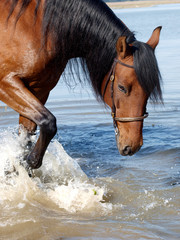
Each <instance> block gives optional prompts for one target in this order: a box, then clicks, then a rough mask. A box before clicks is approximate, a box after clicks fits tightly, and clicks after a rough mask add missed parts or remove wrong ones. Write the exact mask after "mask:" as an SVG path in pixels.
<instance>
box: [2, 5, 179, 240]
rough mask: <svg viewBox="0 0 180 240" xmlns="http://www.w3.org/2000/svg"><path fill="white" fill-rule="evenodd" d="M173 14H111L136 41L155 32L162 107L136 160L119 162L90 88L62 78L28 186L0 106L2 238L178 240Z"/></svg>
mask: <svg viewBox="0 0 180 240" xmlns="http://www.w3.org/2000/svg"><path fill="white" fill-rule="evenodd" d="M179 10H180V5H178V4H177V5H172V6H171V7H170V6H169V5H168V6H156V7H152V8H146V9H128V10H117V11H116V13H117V14H118V16H120V18H121V19H122V20H123V21H124V22H125V23H126V24H127V26H129V27H130V29H133V30H135V31H136V32H137V38H138V39H142V40H143V41H146V40H148V38H149V36H150V34H151V32H152V30H153V29H154V28H155V27H156V26H158V25H163V29H162V35H161V40H160V44H159V46H158V48H157V51H156V53H157V57H158V62H159V65H160V69H161V72H162V77H163V82H164V84H163V86H164V87H163V93H164V94H163V96H164V105H157V106H153V105H152V104H151V103H149V104H148V112H149V115H150V116H149V118H147V119H146V120H145V124H144V145H143V147H142V149H141V150H140V151H139V152H138V153H137V154H136V155H135V156H133V157H122V156H120V155H119V153H118V150H117V148H116V143H115V137H114V132H113V131H114V130H113V126H112V119H111V116H110V114H109V109H108V108H105V106H104V105H103V103H98V102H97V101H96V99H95V98H94V96H93V94H92V92H91V89H90V87H89V86H88V85H86V86H83V87H81V86H79V85H77V86H76V87H74V88H73V89H68V88H67V87H66V86H65V84H64V83H63V80H62V79H61V80H60V82H59V84H58V86H57V87H56V88H55V89H54V90H53V91H52V94H51V96H50V99H49V101H48V103H47V104H46V106H47V108H49V109H50V110H51V111H52V112H53V113H54V115H55V116H56V117H57V122H58V133H57V135H56V137H55V139H54V140H53V141H52V143H51V144H50V146H49V148H48V150H47V152H46V155H45V157H44V161H43V165H42V167H41V168H40V169H38V170H36V171H34V175H35V177H34V178H29V176H28V174H27V172H26V171H25V170H24V168H23V167H22V166H20V165H19V160H20V159H22V158H23V151H24V148H23V146H24V144H25V142H26V139H25V136H23V135H22V136H17V123H18V114H16V113H15V112H14V111H12V110H11V109H10V108H8V107H7V108H6V107H5V106H4V105H3V104H1V105H0V125H1V129H2V130H1V132H0V139H1V142H0V159H1V168H0V207H1V211H0V239H8V240H9V239H13V240H14V239H30V240H31V239H43V240H44V239H53V240H56V239H58V240H60V239H78V240H79V239H83V240H84V239H113V240H114V239H179V236H180V143H179V140H180V131H179V129H180V94H179V92H180V82H179V77H180V68H179V66H180V55H179V52H180V45H179V40H180V32H179V30H178V27H179V26H178V23H179V22H180V15H179ZM65 74H68V71H67V72H66V73H65ZM10 127H11V128H10ZM7 173H8V174H7Z"/></svg>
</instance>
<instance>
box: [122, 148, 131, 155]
mask: <svg viewBox="0 0 180 240" xmlns="http://www.w3.org/2000/svg"><path fill="white" fill-rule="evenodd" d="M123 155H125V156H126V155H132V149H131V147H130V146H126V147H125V148H124V149H123Z"/></svg>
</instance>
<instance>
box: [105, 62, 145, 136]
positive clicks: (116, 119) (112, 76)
mask: <svg viewBox="0 0 180 240" xmlns="http://www.w3.org/2000/svg"><path fill="white" fill-rule="evenodd" d="M117 63H119V64H121V65H122V66H125V67H128V68H134V66H133V65H128V64H125V63H123V62H121V61H120V60H119V59H117V58H115V59H114V62H113V64H112V67H111V70H110V72H109V75H108V77H107V81H106V84H105V87H104V90H103V95H102V96H103V98H104V95H105V93H106V89H107V86H108V84H109V82H111V99H112V112H111V116H112V118H113V125H114V128H115V133H116V135H117V134H118V128H117V122H136V121H142V120H143V119H145V118H147V117H148V115H149V114H148V113H145V114H144V115H143V116H140V117H116V106H115V104H114V80H115V68H116V64H117Z"/></svg>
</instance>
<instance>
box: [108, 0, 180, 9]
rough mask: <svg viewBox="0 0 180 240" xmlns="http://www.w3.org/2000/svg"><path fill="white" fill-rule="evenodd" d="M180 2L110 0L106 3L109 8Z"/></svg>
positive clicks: (174, 0) (163, 0) (177, 0)
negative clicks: (120, 0) (118, 0)
mask: <svg viewBox="0 0 180 240" xmlns="http://www.w3.org/2000/svg"><path fill="white" fill-rule="evenodd" d="M174 3H180V0H149V1H127V2H111V3H107V5H108V6H109V7H110V8H113V9H115V8H139V7H152V6H154V5H159V4H174Z"/></svg>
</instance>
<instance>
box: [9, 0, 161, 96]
mask: <svg viewBox="0 0 180 240" xmlns="http://www.w3.org/2000/svg"><path fill="white" fill-rule="evenodd" d="M19 1H20V0H6V2H7V3H10V4H11V5H10V10H9V16H8V18H9V17H10V16H11V15H12V13H13V11H14V9H15V7H16V5H17V3H18V2H19ZM32 1H33V0H21V1H20V2H21V7H20V10H19V13H18V15H17V21H18V19H19V18H20V17H21V15H22V14H23V13H24V11H25V10H26V9H27V7H28V6H29V4H30V3H31V2H32ZM40 3H41V0H36V7H35V9H34V15H35V17H36V16H37V14H38V9H39V6H40ZM42 34H43V46H44V47H45V46H46V43H47V39H48V38H49V37H50V38H51V40H52V41H53V46H54V49H53V50H54V51H55V52H56V53H59V56H60V58H59V62H61V61H62V62H64V61H67V60H69V59H71V58H73V59H76V58H80V62H81V64H82V67H83V69H84V71H85V73H86V76H88V75H89V77H90V81H91V83H92V86H93V88H94V90H95V92H96V94H97V95H98V96H101V84H102V81H103V79H104V76H105V75H106V74H107V73H108V71H109V70H110V68H111V65H112V63H113V60H114V58H115V57H116V42H117V40H118V38H119V37H120V36H126V37H127V43H132V42H133V46H134V54H133V55H134V67H135V71H136V74H137V76H138V81H139V83H140V85H141V86H142V87H143V89H144V90H145V91H146V93H147V94H148V95H149V96H151V97H152V99H154V100H157V99H158V98H160V99H161V88H160V74H159V69H158V65H157V62H156V59H155V56H154V52H153V50H152V49H151V48H150V47H149V46H148V45H147V44H145V43H141V42H138V41H136V39H135V37H134V34H133V33H132V32H131V31H130V30H129V29H128V28H127V27H126V25H125V24H124V23H123V22H122V21H121V20H120V19H118V18H117V17H116V15H115V14H114V13H113V12H112V11H111V9H110V8H109V7H108V6H107V5H106V4H105V3H104V2H103V1H102V0H45V6H44V13H43V20H42ZM76 62H77V61H76ZM87 73H88V74H87Z"/></svg>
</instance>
